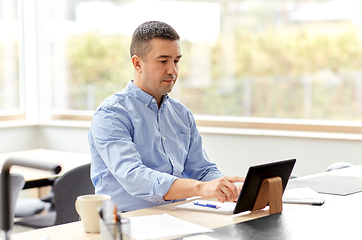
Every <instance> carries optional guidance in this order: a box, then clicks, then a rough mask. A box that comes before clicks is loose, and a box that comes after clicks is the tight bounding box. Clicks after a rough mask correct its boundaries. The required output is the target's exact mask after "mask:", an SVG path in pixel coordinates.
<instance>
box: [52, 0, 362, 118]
mask: <svg viewBox="0 0 362 240" xmlns="http://www.w3.org/2000/svg"><path fill="white" fill-rule="evenodd" d="M49 8H50V13H51V14H50V18H49V25H48V36H49V38H48V41H49V42H48V43H49V46H48V47H49V53H50V55H49V59H50V65H49V68H50V70H51V75H52V76H51V77H52V83H53V98H52V101H53V103H52V107H53V109H57V110H90V111H93V110H94V109H95V108H96V107H97V105H98V104H99V103H100V102H101V101H102V100H104V99H105V98H106V97H107V96H109V95H110V94H112V93H114V92H116V91H118V90H120V89H122V88H124V87H125V86H126V83H127V82H128V80H129V79H130V78H132V77H133V69H132V65H131V62H130V56H129V42H130V37H131V34H132V32H133V30H134V29H135V28H136V27H137V26H138V25H139V24H141V23H142V22H144V21H147V20H161V21H165V22H167V23H169V24H170V25H172V26H173V27H174V28H175V29H176V30H177V31H178V32H179V34H180V36H181V40H182V42H181V44H182V49H181V50H182V54H183V58H182V61H181V63H180V72H179V80H178V83H177V85H176V87H175V88H174V91H173V92H172V94H171V95H172V96H173V97H175V98H178V99H179V100H181V101H182V102H183V103H184V104H185V105H186V106H188V107H189V108H190V109H191V110H192V112H193V113H194V114H195V115H216V116H238V117H255V118H284V119H316V120H342V121H345V120H347V121H359V120H361V119H362V65H361V64H362V40H361V36H362V22H361V20H360V17H359V16H361V11H362V10H361V9H362V8H361V4H360V3H358V1H305V0H304V1H302V0H300V1H297V0H295V1H280V0H274V1H261V0H260V1H255V0H243V1H209V2H208V1H192V0H189V1H150V0H148V1H116V0H114V1H71V0H68V1H56V0H53V1H51V4H50V5H49Z"/></svg>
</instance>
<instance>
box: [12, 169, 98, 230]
mask: <svg viewBox="0 0 362 240" xmlns="http://www.w3.org/2000/svg"><path fill="white" fill-rule="evenodd" d="M53 194H54V208H55V210H54V211H50V212H47V213H45V214H38V215H35V216H31V217H24V218H22V219H20V220H19V221H16V222H15V224H16V225H21V226H26V227H31V228H43V227H50V226H54V225H59V224H63V223H69V222H75V221H78V220H79V215H78V213H77V212H76V210H75V200H76V199H77V197H78V196H80V195H85V194H94V186H93V183H92V181H91V179H90V163H88V164H85V165H82V166H79V167H77V168H74V169H72V170H70V171H68V172H66V173H64V174H63V175H62V176H60V177H59V178H57V179H56V180H55V181H54V185H53Z"/></svg>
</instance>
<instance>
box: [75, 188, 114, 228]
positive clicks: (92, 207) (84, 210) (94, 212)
mask: <svg viewBox="0 0 362 240" xmlns="http://www.w3.org/2000/svg"><path fill="white" fill-rule="evenodd" d="M108 199H111V197H110V196H108V195H94V194H89V195H82V196H79V197H77V200H76V201H75V209H76V210H77V213H78V214H79V216H80V219H81V221H82V223H83V228H84V231H85V232H88V233H99V219H100V216H99V213H98V208H99V207H100V206H102V204H103V201H104V200H108Z"/></svg>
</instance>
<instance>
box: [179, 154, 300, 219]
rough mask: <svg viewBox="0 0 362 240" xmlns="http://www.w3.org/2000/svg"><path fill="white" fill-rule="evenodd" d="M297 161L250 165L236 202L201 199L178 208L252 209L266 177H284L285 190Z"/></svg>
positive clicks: (206, 209)
mask: <svg viewBox="0 0 362 240" xmlns="http://www.w3.org/2000/svg"><path fill="white" fill-rule="evenodd" d="M295 161H296V160H295V159H289V160H283V161H278V162H272V163H267V164H262V165H257V166H252V167H250V168H249V170H248V173H247V175H246V178H245V182H244V184H243V187H242V189H241V192H240V195H239V198H238V201H237V202H236V203H230V202H226V203H220V202H215V201H201V203H200V204H195V203H196V202H200V201H198V200H196V201H193V202H189V203H185V204H181V205H178V206H177V207H176V208H177V209H183V210H192V211H203V212H213V213H220V214H237V213H240V212H244V211H251V210H252V209H253V207H254V203H255V200H256V198H257V195H258V192H259V188H260V186H261V184H262V182H263V180H264V179H267V178H272V177H280V178H281V179H282V187H283V191H284V190H285V187H286V186H287V183H288V180H289V177H290V174H291V173H292V170H293V168H294V165H295ZM206 204H213V205H216V206H217V207H207V206H202V205H206Z"/></svg>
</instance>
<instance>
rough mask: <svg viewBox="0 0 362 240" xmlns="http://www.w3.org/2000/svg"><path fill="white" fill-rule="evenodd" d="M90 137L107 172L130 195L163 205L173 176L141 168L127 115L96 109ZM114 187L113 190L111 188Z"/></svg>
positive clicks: (142, 166)
mask: <svg viewBox="0 0 362 240" xmlns="http://www.w3.org/2000/svg"><path fill="white" fill-rule="evenodd" d="M90 131H91V134H92V138H93V144H94V146H93V147H95V148H96V149H97V152H98V154H99V155H100V157H101V158H102V160H103V162H104V164H105V165H106V169H104V170H103V171H110V173H111V174H112V175H113V176H114V178H115V179H116V180H117V182H115V183H103V184H120V185H121V186H122V187H123V188H124V189H125V190H126V191H127V192H128V193H129V194H130V195H132V196H135V197H140V198H142V199H144V200H147V201H151V202H155V203H166V202H170V201H165V200H164V199H163V196H164V195H165V194H166V193H167V192H168V190H169V189H170V187H171V185H172V184H173V182H174V181H175V180H176V177H175V176H172V175H170V174H167V173H162V172H159V171H156V170H153V169H151V168H148V167H146V166H145V165H144V164H142V159H141V156H140V154H139V153H138V151H137V149H136V146H135V144H134V143H133V142H132V133H133V126H132V123H131V121H130V120H129V118H128V117H127V111H126V110H125V109H122V107H121V106H120V107H117V111H114V110H113V109H109V108H103V109H102V108H101V109H98V110H97V112H96V113H95V115H94V116H93V121H92V127H91V130H90ZM114 187H116V186H114Z"/></svg>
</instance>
